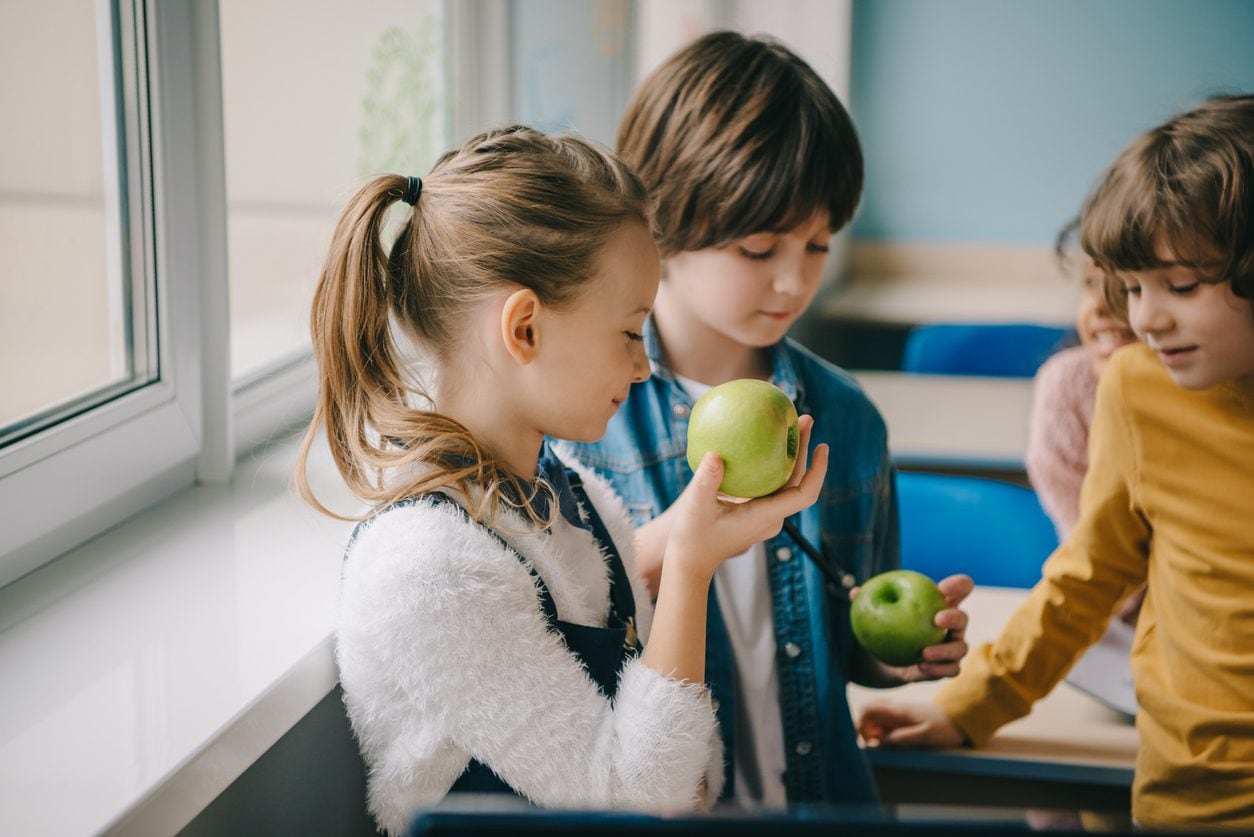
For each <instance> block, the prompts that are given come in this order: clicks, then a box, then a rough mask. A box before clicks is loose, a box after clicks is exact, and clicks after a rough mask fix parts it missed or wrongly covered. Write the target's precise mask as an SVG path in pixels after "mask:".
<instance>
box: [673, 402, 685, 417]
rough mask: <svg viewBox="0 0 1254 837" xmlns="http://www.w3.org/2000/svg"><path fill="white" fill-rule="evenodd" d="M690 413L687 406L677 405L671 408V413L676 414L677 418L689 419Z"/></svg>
mask: <svg viewBox="0 0 1254 837" xmlns="http://www.w3.org/2000/svg"><path fill="white" fill-rule="evenodd" d="M689 412H690V411H689V409H688V405H687V404H676V405H675V406H674V407H672V408H671V413H672V414H674V416H675V418H688V413H689Z"/></svg>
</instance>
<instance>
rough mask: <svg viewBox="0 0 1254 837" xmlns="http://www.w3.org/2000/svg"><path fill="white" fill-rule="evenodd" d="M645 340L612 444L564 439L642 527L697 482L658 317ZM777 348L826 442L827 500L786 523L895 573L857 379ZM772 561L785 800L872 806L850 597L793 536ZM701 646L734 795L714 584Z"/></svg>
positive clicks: (728, 689) (779, 381)
mask: <svg viewBox="0 0 1254 837" xmlns="http://www.w3.org/2000/svg"><path fill="white" fill-rule="evenodd" d="M644 338H645V351H646V352H647V353H648V356H649V359H650V361H651V363H652V367H653V375H652V377H651V378H649V380H647V381H644V382H642V383H638V384H635V385H634V386H633V387H632V389H631V395H630V397H628V399H627V401H626V402H624V404H623V405H622V407H621V408H620V409H619V412H618V414H617V415H616V416H615V417H614V418H613V420H612V421H611V422H610V425H609V428H608V430H607V431H606V434H605V436H604V438H602V439H601V441H599V442H596V443H592V444H584V443H571V442H562V443H561V446H562V448H563V450H565V451H569V452H570V453H572V454H573V455H574V456H575V457H577V458H578V459H579V460H581V461H582V462H584V463H585V464H586V465H588V466H589V467H591V468H593V469H594V470H596V471H597V473H599V474H601V475H602V476H604V477H606V478H607V479H608V480H609V481H610V482H611V483H612V484H613V485H614V488H615V489H617V491H618V493H619V494H620V495H621V496H622V498H623V500H624V502H625V503H626V504H627V508H628V510H629V512H630V513H631V516H632V519H633V523H634V524H635V525H637V526H639V525H641V524H643V523H646V522H648V521H649V520H651V519H652V518H654V517H656V516H657V515H659V514H661V513H662V512H663V511H665V510H666V509H667V508H669V507H670V505H671V504H672V503H673V502H674V501H675V500H676V499H677V498H678V497H679V494H680V492H681V491H683V488H684V486H685V485H687V484H688V481H689V480H690V479H691V478H692V470H691V469H690V468H689V467H688V461H687V438H688V414H689V413H690V412H691V410H692V400H691V399H690V398H689V397H688V395H687V394H686V393H685V392H684V390H683V388H682V387H680V386H679V384H678V383H677V382H676V381H675V378H674V376H673V374H672V373H671V372H670V370H668V369H667V368H666V367H665V366H663V365H662V359H661V344H660V342H659V339H658V336H657V332H656V329H655V328H654V326H653V323H652V321H651V320H650V321H649V322H647V323H646V324H645V330H644ZM772 352H773V373H772V379H773V381H774V383H775V384H776V385H777V386H778V387H779V388H780V389H782V390H783V391H784V392H785V393H787V394H788V396H789V397H790V398H791V399H793V402H794V403H795V404H796V405H797V410H798V412H799V413H803V414H804V413H809V414H810V415H812V416H813V417H814V429H813V431H812V436H811V446H813V445H816V444H819V443H821V442H827V443H828V444H829V445H830V447H831V459H830V464H829V465H828V471H827V477H826V479H825V481H824V485H823V490H822V493H821V494H820V496H819V501H818V502H817V503H815V505H813V506H811V507H810V508H808V509H806V510H804V511H802V512H801V513H799V514H798V515H796V516H795V517H794V518H793V519H792V522H793V523H794V524H795V525H796V526H797V529H798V530H799V531H800V532H801V534H802V536H803V537H805V538H806V539H807V540H809V541H810V543H811V544H815V545H821V546H820V548H821V549H822V551H823V552H824V554H826V555H829V556H833V557H834V558H835V559H836V561H837V562H838V563H839V565H840V566H841V567H843V568H844V569H845V570H847V571H848V572H851V573H853V574H854V575H855V576H856V577H857V579H858V581H859V582H862V581H865V580H866V579H867V578H869V577H870V576H872V575H875V574H877V573H880V572H884V571H886V570H890V569H895V568H896V567H897V565H898V530H897V501H896V495H895V494H894V488H893V467H892V464H891V461H890V460H889V457H888V446H887V432H886V430H885V427H884V421H883V419H882V418H881V417H880V414H879V412H878V411H877V410H876V409H875V406H874V405H873V404H871V402H870V401H869V400H868V399H867V397H866V396H865V395H864V394H863V393H862V390H861V389H860V388H859V387H858V385H857V383H856V382H855V381H854V380H853V378H852V377H851V376H849V375H848V374H847V373H845V372H844V371H842V370H840V369H838V368H837V367H835V366H833V365H832V364H830V363H827V362H826V361H824V360H822V359H820V358H819V357H817V356H815V355H814V354H812V353H811V352H809V351H807V350H806V349H805V348H803V347H802V346H800V345H799V344H797V343H796V342H794V341H792V340H790V339H785V340H783V341H781V342H780V343H778V344H777V345H776V346H775V347H774V348H773V350H772ZM766 554H767V563H768V568H767V572H768V578H769V580H770V586H771V597H772V600H773V605H774V607H773V609H774V617H775V647H776V657H775V664H776V666H777V667H778V670H779V704H780V715H781V717H782V720H783V725H784V730H783V732H784V752H785V757H786V765H787V767H786V769H785V773H784V787H785V789H786V790H787V794H788V801H789V803H790V804H794V803H825V802H826V803H834V802H853V803H871V802H875V801H876V799H877V797H876V793H875V785H874V782H873V780H872V778H871V772H870V768H869V767H868V765H867V762H866V759H865V756H864V755H863V753H862V751H861V749H860V748H859V747H858V743H857V734H856V733H855V731H854V727H853V721H852V719H851V717H850V713H849V704H848V702H847V700H846V695H845V686H846V684H847V683H848V682H849V679H850V673H851V670H852V666H853V660H854V656H855V654H856V653H857V651H858V649H857V644H856V641H855V640H854V638H853V634H852V632H851V630H850V627H849V602H848V595H847V593H846V591H844V590H840V589H832V588H831V587H829V585H828V584H827V583H826V580H825V577H824V575H823V574H822V572H821V571H820V570H819V568H818V567H816V566H815V565H814V564H813V562H811V561H810V560H809V559H808V558H806V556H805V554H804V553H803V552H802V551H801V549H799V548H798V546H797V544H795V543H793V542H792V540H791V539H790V538H789V537H788V535H787V534H786V533H784V532H781V533H780V534H779V535H778V536H776V537H774V538H772V539H771V540H769V541H768V542H767V544H766ZM706 643H707V644H706V680H707V682H708V684H709V687H710V690H711V692H712V694H713V697H714V700H715V701H716V714H717V716H718V720H719V727H720V731H721V733H722V737H723V743H724V748H725V752H726V760H727V761H726V767H725V769H726V778H727V781H726V783H725V785H724V788H725V790H724V796H727V795H728V794H730V793H731V792H732V791H733V790H734V788H735V781H734V764H735V730H736V721H735V719H736V714H735V700H736V688H735V684H736V676H735V659H734V656H733V653H732V647H731V641H730V640H729V639H728V635H727V629H726V627H725V626H724V624H723V619H722V616H721V614H720V612H719V608H718V600H717V597H716V596H715V594H714V590H713V585H711V589H710V600H709V618H708V629H707V640H706Z"/></svg>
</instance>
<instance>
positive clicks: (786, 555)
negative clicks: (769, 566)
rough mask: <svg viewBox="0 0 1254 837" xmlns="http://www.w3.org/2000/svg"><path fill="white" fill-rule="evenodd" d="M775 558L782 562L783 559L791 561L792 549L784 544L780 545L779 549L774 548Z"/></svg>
mask: <svg viewBox="0 0 1254 837" xmlns="http://www.w3.org/2000/svg"><path fill="white" fill-rule="evenodd" d="M775 560H777V561H779V562H780V563H783V562H784V561H791V560H792V550H791V549H789V548H788V547H786V546H781V547H780V548H779V549H777V550H775Z"/></svg>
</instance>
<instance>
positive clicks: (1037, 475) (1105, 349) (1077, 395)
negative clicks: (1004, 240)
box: [1025, 219, 1136, 541]
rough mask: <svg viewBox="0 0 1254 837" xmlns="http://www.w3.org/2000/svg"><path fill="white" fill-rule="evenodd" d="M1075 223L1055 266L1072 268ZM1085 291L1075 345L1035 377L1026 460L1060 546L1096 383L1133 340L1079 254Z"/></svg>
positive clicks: (1072, 513)
mask: <svg viewBox="0 0 1254 837" xmlns="http://www.w3.org/2000/svg"><path fill="white" fill-rule="evenodd" d="M1078 226H1079V219H1076V220H1074V221H1072V222H1071V223H1069V224H1068V225H1067V226H1066V227H1064V228H1063V230H1062V232H1060V233H1059V234H1058V243H1057V245H1056V247H1055V249H1056V251H1057V253H1058V256H1059V260H1060V261H1061V262H1062V263H1063V264H1064V265H1068V264H1075V263H1076V261H1077V257H1076V255H1075V250H1074V248H1073V243H1074V242H1073V241H1072V238H1073V237H1074V233H1075V232H1076V230H1077V228H1078ZM1078 261H1079V267H1080V272H1081V278H1082V280H1083V282H1084V290H1083V293H1082V294H1081V296H1080V304H1079V306H1078V307H1077V309H1076V314H1075V327H1076V332H1077V333H1078V334H1079V337H1080V345H1078V346H1073V347H1071V348H1068V349H1063V350H1062V351H1060V352H1058V353H1057V354H1055V355H1054V356H1053V357H1051V358H1050V359H1049V360H1047V361H1046V362H1045V363H1044V365H1042V366H1041V368H1040V369H1039V370H1038V371H1037V373H1036V380H1035V382H1034V383H1033V389H1032V413H1031V418H1030V420H1029V425H1028V448H1027V454H1026V457H1025V458H1026V462H1027V471H1028V479H1029V480H1030V481H1031V483H1032V487H1033V488H1034V489H1036V493H1037V496H1038V497H1040V500H1041V505H1042V506H1043V507H1044V509H1045V513H1046V514H1048V515H1049V519H1050V520H1052V521H1053V522H1054V528H1056V529H1057V530H1058V540H1059V541H1065V540H1066V539H1067V534H1068V533H1069V532H1070V531H1071V527H1072V526H1074V525H1075V522H1076V518H1077V517H1078V516H1079V514H1080V485H1081V483H1083V482H1084V473H1085V471H1087V470H1088V467H1089V459H1088V443H1089V425H1090V424H1092V422H1093V404H1094V403H1095V401H1096V398H1097V378H1098V375H1099V374H1101V371H1102V368H1103V367H1104V366H1105V365H1106V360H1107V359H1108V358H1109V357H1110V355H1111V353H1112V352H1114V350H1115V349H1118V348H1119V347H1120V346H1123V345H1126V344H1127V343H1131V342H1132V341H1134V340H1136V335H1134V334H1133V333H1132V330H1131V329H1129V328H1128V324H1127V323H1125V322H1123V321H1121V320H1119V319H1117V318H1116V317H1115V316H1114V315H1113V314H1112V313H1111V311H1110V308H1109V306H1107V304H1106V300H1105V299H1104V297H1103V295H1102V271H1101V270H1100V269H1099V268H1098V267H1097V266H1096V265H1094V264H1093V260H1092V259H1090V258H1089V257H1088V256H1086V255H1084V254H1083V253H1079V254H1078Z"/></svg>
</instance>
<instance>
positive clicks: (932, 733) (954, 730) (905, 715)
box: [858, 703, 966, 748]
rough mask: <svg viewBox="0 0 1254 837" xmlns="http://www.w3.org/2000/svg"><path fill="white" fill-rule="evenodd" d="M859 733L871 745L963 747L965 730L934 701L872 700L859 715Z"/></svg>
mask: <svg viewBox="0 0 1254 837" xmlns="http://www.w3.org/2000/svg"><path fill="white" fill-rule="evenodd" d="M858 735H860V736H862V740H863V741H865V742H866V745H867V746H868V747H936V748H944V747H960V746H962V745H963V744H964V743H966V736H964V735H963V734H962V730H960V729H958V727H957V725H956V724H954V722H953V721H951V720H950V719H949V716H948V715H946V714H945V713H944V712H942V711H941V710H940V709H939V708H938V707H937V706H936V705H935V704H932V703H916V704H908V705H905V706H894V705H891V704H887V703H872V704H870V705H869V706H867V707H866V708H865V709H863V710H862V715H861V716H859V718H858Z"/></svg>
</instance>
